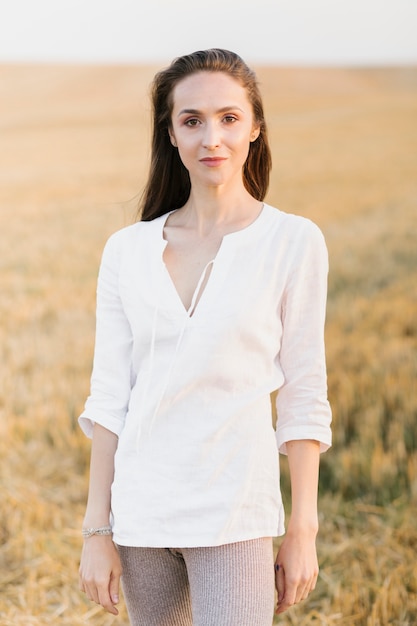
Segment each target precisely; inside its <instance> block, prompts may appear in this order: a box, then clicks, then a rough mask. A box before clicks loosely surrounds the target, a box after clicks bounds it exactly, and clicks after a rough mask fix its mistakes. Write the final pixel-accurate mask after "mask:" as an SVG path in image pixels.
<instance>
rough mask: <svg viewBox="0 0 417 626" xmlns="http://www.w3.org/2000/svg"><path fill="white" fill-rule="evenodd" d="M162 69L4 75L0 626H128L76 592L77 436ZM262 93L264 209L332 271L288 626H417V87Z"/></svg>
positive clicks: (374, 84) (332, 85)
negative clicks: (313, 236) (298, 601)
mask: <svg viewBox="0 0 417 626" xmlns="http://www.w3.org/2000/svg"><path fill="white" fill-rule="evenodd" d="M155 69H156V68H152V67H135V66H126V67H93V66H83V67H72V66H20V65H15V66H13V65H8V66H2V67H1V66H0V137H1V144H0V145H1V150H0V181H1V184H0V241H1V247H0V250H1V256H0V263H1V269H0V278H1V299H0V319H1V324H0V350H1V376H0V418H1V419H0V459H1V461H0V496H1V508H0V590H1V591H0V625H1V626H31V625H33V626H46V625H52V624H53V625H55V624H56V625H62V626H77V625H80V624H90V625H92V626H93V625H95V626H112V625H114V626H116V625H119V626H127V624H128V622H127V617H126V612H125V608H124V605H123V602H121V606H120V616H119V617H118V618H114V617H112V616H109V615H107V614H106V613H104V612H103V611H102V610H101V609H100V608H99V607H97V606H96V605H94V604H91V603H90V602H88V601H87V600H86V599H85V597H84V596H83V594H81V593H80V592H79V591H78V589H77V570H78V558H79V552H80V548H81V538H80V527H81V523H82V517H83V513H84V505H85V500H86V490H87V477H88V458H89V442H88V441H87V440H86V439H85V438H84V437H83V435H82V434H81V432H80V431H79V429H78V427H77V423H76V420H77V415H78V414H79V412H80V411H81V409H82V406H83V403H84V400H85V397H86V395H87V393H88V386H89V376H90V370H91V359H92V350H93V338H94V307H95V282H96V275H97V268H98V263H99V259H100V255H101V251H102V247H103V244H104V242H105V240H106V238H107V237H108V235H109V234H110V233H111V232H113V231H114V230H116V229H118V228H120V227H122V226H124V225H126V224H128V223H130V222H131V221H132V220H133V217H134V214H135V208H136V203H137V196H138V194H139V193H140V191H141V188H142V185H143V182H144V177H145V175H146V169H147V159H148V157H149V151H148V145H149V119H148V116H149V103H148V95H147V94H148V87H149V83H150V80H151V78H152V76H153V74H154V71H155ZM258 76H259V79H260V82H261V88H262V91H263V93H264V97H265V105H266V113H267V120H268V124H269V131H270V137H271V143H272V147H273V160H274V175H273V178H272V184H271V188H270V192H269V194H268V198H267V200H268V201H269V202H270V203H271V204H273V205H275V206H278V207H280V208H281V209H283V210H285V211H288V212H294V213H298V214H301V215H305V216H307V217H310V218H312V219H313V220H315V221H316V222H317V223H318V224H319V226H320V227H321V228H322V230H323V232H324V234H325V236H326V240H327V243H328V248H329V253H330V264H331V272H330V276H329V303H328V321H327V330H326V333H327V355H328V370H329V397H330V401H331V404H332V407H333V412H334V446H333V448H332V449H331V450H330V451H329V452H328V453H327V454H326V455H324V456H323V462H322V471H321V482H320V524H321V528H320V534H319V538H318V549H319V558H320V576H319V581H318V585H317V589H316V591H315V592H314V593H313V594H312V595H311V596H310V598H309V599H308V601H306V602H305V603H304V604H302V605H299V606H297V607H294V608H293V609H291V610H290V611H288V612H287V613H286V614H284V615H283V616H282V617H280V619H279V620H278V622H277V623H279V624H282V625H283V626H290V625H297V626H307V625H310V624H313V625H320V626H336V625H338V626H339V625H340V626H387V625H396V626H411V625H417V564H416V563H417V559H416V550H417V388H416V380H417V221H416V217H417V215H416V207H417V68H391V69H378V70H377V69H372V70H371V69H349V68H345V69H341V68H339V69H330V68H327V69H315V68H309V69H303V68H271V67H269V68H259V69H258ZM283 488H284V490H285V492H286V493H287V494H288V476H287V472H286V467H285V460H283ZM287 500H288V495H287ZM236 626H240V625H236Z"/></svg>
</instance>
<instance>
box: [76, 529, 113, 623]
mask: <svg viewBox="0 0 417 626" xmlns="http://www.w3.org/2000/svg"><path fill="white" fill-rule="evenodd" d="M121 573H122V567H121V563H120V557H119V553H118V552H117V548H116V546H115V545H114V543H113V541H112V539H111V537H110V536H99V535H93V536H92V537H89V538H88V539H86V540H85V541H84V546H83V550H82V554H81V564H80V572H79V581H80V582H79V585H80V589H81V591H84V592H85V594H86V595H87V598H89V600H93V601H94V602H96V603H97V604H101V606H102V607H103V609H105V610H106V611H108V612H109V613H112V614H113V615H118V613H119V611H118V610H117V609H116V606H115V605H116V604H117V603H118V602H119V584H120V576H121Z"/></svg>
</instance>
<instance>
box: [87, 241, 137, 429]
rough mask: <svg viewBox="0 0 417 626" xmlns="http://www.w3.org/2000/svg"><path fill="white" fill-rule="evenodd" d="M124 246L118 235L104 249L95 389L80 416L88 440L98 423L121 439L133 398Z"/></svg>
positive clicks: (99, 290) (98, 311)
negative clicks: (122, 290) (123, 291)
mask: <svg viewBox="0 0 417 626" xmlns="http://www.w3.org/2000/svg"><path fill="white" fill-rule="evenodd" d="M120 247H121V246H120V239H119V237H118V233H116V234H115V235H113V236H112V237H110V239H109V240H108V242H107V244H106V246H105V248H104V251H103V256H102V260H101V265H100V271H99V276H98V283H97V311H96V339H95V350H94V363H93V372H92V376H91V389H90V395H89V397H88V398H87V401H86V404H85V408H84V411H83V413H82V414H81V415H80V417H79V424H80V427H81V429H82V430H83V432H84V433H85V434H86V435H87V436H88V437H91V436H92V432H93V425H94V423H97V424H100V425H101V426H104V427H105V428H107V429H108V430H110V431H112V432H113V433H115V434H116V435H118V436H119V435H120V433H121V431H122V430H123V426H124V421H125V417H126V413H127V408H128V404H129V399H130V393H131V354H132V343H133V340H132V332H131V328H130V324H129V322H128V320H127V318H126V315H125V313H124V310H123V306H122V302H121V299H120V296H119V288H118V286H119V267H120Z"/></svg>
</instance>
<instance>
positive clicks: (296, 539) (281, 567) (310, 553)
mask: <svg viewBox="0 0 417 626" xmlns="http://www.w3.org/2000/svg"><path fill="white" fill-rule="evenodd" d="M315 539H316V533H310V532H307V533H303V532H291V531H289V532H288V533H287V534H286V535H285V537H284V539H283V541H282V544H281V547H280V549H279V551H278V555H277V558H276V561H275V585H276V588H277V592H278V605H277V610H276V614H277V615H278V614H279V613H283V612H284V611H286V610H287V609H288V608H290V607H291V606H293V605H294V604H297V603H298V602H301V601H302V600H305V599H306V598H307V596H308V595H309V593H310V592H311V591H313V589H314V588H315V586H316V582H317V576H318V573H319V566H318V561H317V552H316V541H315Z"/></svg>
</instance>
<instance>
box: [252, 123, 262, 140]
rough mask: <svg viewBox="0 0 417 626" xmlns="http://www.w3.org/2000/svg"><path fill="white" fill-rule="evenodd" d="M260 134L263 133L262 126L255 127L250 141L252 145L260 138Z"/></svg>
mask: <svg viewBox="0 0 417 626" xmlns="http://www.w3.org/2000/svg"><path fill="white" fill-rule="evenodd" d="M260 132H261V127H260V126H255V127H254V128H253V129H252V132H251V135H250V140H251V143H252V142H253V141H256V140H257V139H258V137H259V133H260Z"/></svg>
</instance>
